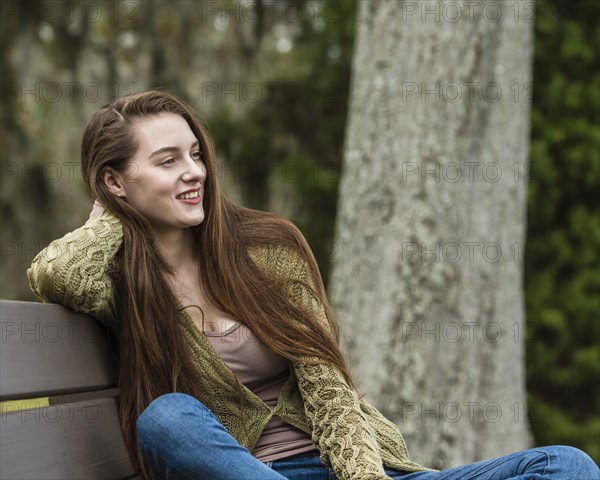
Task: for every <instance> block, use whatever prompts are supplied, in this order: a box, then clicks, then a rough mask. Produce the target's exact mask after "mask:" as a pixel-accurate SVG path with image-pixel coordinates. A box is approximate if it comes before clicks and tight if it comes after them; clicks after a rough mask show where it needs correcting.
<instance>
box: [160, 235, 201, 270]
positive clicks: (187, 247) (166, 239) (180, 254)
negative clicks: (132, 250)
mask: <svg viewBox="0 0 600 480" xmlns="http://www.w3.org/2000/svg"><path fill="white" fill-rule="evenodd" d="M154 238H155V242H156V247H157V249H158V251H159V252H160V254H161V255H162V257H163V258H164V259H165V261H166V262H167V263H168V264H169V266H170V267H171V268H172V269H173V270H174V271H175V272H178V271H181V270H184V269H186V268H190V266H192V265H195V264H196V261H195V260H196V252H195V249H194V237H193V234H192V231H191V230H190V229H189V228H185V229H180V230H171V231H170V232H155V236H154Z"/></svg>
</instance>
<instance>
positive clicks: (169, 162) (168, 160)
mask: <svg viewBox="0 0 600 480" xmlns="http://www.w3.org/2000/svg"><path fill="white" fill-rule="evenodd" d="M174 161H175V159H174V158H167V159H166V160H165V161H164V162H162V163H161V165H169V164H171V163H173V162H174Z"/></svg>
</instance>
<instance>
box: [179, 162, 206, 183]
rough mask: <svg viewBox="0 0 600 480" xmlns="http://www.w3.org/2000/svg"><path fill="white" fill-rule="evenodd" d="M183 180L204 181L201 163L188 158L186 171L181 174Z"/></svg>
mask: <svg viewBox="0 0 600 480" xmlns="http://www.w3.org/2000/svg"><path fill="white" fill-rule="evenodd" d="M183 177H184V180H186V181H190V180H204V178H205V177H206V167H205V166H204V163H203V162H199V161H198V160H197V159H193V158H191V157H190V158H188V161H187V162H186V170H185V172H184V174H183Z"/></svg>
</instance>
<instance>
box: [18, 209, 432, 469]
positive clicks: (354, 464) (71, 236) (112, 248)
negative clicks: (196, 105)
mask: <svg viewBox="0 0 600 480" xmlns="http://www.w3.org/2000/svg"><path fill="white" fill-rule="evenodd" d="M122 241H123V231H122V226H121V223H120V221H119V220H118V218H117V217H115V216H114V215H113V214H112V213H110V212H109V211H108V210H105V211H104V212H103V213H102V215H101V216H100V217H99V218H98V219H97V220H96V221H95V222H94V223H92V224H89V225H86V226H82V227H80V228H78V229H76V230H74V231H73V232H70V233H68V234H66V235H65V236H64V237H62V238H60V239H58V240H54V241H53V242H52V243H50V245H48V247H46V248H45V249H44V250H42V251H41V252H40V253H39V254H38V255H37V256H36V257H35V258H34V260H33V262H32V264H31V267H30V268H29V269H28V270H27V277H28V279H29V285H30V287H31V289H32V290H33V292H34V293H35V294H36V295H38V296H39V297H40V298H41V299H42V300H43V301H45V302H53V303H59V304H62V305H65V306H67V307H69V308H71V309H73V310H76V311H80V312H85V313H88V314H90V315H92V316H94V317H95V318H97V319H98V320H99V321H101V322H102V323H103V324H105V325H106V326H108V327H109V328H110V329H111V330H112V331H113V332H118V330H119V329H118V325H117V320H116V319H117V318H118V316H117V315H116V311H115V310H116V306H115V295H114V288H115V281H116V280H115V279H116V275H117V271H118V270H117V266H116V262H115V261H114V256H115V254H116V252H117V250H118V249H119V247H120V245H121V243H122ZM248 253H249V254H250V257H251V258H252V259H253V261H254V262H255V263H256V264H257V266H258V267H259V268H262V269H264V270H265V271H266V272H267V273H268V274H269V275H273V276H275V278H284V279H287V280H291V281H292V282H291V286H290V288H289V296H290V298H291V300H292V301H293V302H294V304H295V305H298V306H300V307H302V308H305V309H307V310H308V311H310V312H311V313H312V314H314V315H315V316H316V317H317V318H318V319H319V320H321V321H322V322H324V323H326V324H327V318H326V315H325V311H324V309H323V305H322V303H321V302H320V300H319V299H318V298H316V297H315V296H314V295H313V294H311V293H310V291H308V289H307V288H306V287H305V286H303V285H302V284H301V283H295V282H294V280H303V281H305V282H307V283H308V284H309V285H312V286H314V280H313V278H312V275H311V273H310V270H309V267H308V264H307V263H306V261H305V260H304V259H303V258H301V256H300V255H299V254H297V253H295V251H294V250H292V249H291V248H288V247H284V246H266V245H260V246H253V247H250V248H249V250H248ZM180 317H181V322H182V325H183V327H184V329H183V330H184V332H185V336H186V339H187V340H188V342H189V346H190V348H191V352H192V355H193V358H194V360H195V364H196V365H197V367H198V369H199V371H200V373H201V375H202V378H203V379H204V381H205V382H206V383H205V389H206V395H204V396H203V398H202V399H199V400H201V401H202V402H203V403H204V404H205V405H206V406H207V407H208V408H209V409H210V410H211V411H212V412H213V413H214V414H215V415H216V416H217V417H218V418H219V420H220V421H221V423H222V424H223V425H224V426H225V427H226V428H227V430H228V431H229V433H230V434H231V435H232V436H233V437H234V438H235V439H236V440H237V441H238V442H239V443H240V444H241V445H243V446H244V447H246V448H248V449H249V450H250V451H252V450H253V449H254V447H255V445H256V443H257V441H258V438H259V437H260V435H261V433H262V431H263V429H264V427H265V425H266V424H267V423H268V422H269V420H270V418H271V417H272V416H273V415H277V416H278V417H279V418H281V419H283V420H284V421H286V422H288V423H289V424H290V425H293V426H295V427H297V428H299V429H300V430H302V431H303V432H306V433H308V434H309V435H311V437H312V439H313V442H314V444H315V445H316V446H317V447H318V449H319V451H320V453H321V460H322V461H323V463H324V464H325V465H327V466H329V467H331V468H332V469H333V470H334V472H335V474H336V476H337V477H338V478H339V479H341V480H350V479H369V480H376V479H377V480H378V479H389V478H390V477H388V476H387V475H386V474H385V472H384V465H385V466H386V467H391V468H396V469H398V470H402V471H406V472H416V471H421V470H432V469H429V468H425V467H423V466H422V465H419V464H417V463H414V462H412V461H411V460H410V459H409V457H408V452H407V449H406V444H405V442H404V439H403V438H402V435H401V433H400V431H399V430H398V427H397V426H396V425H395V424H394V423H392V422H391V421H389V420H388V419H386V418H385V417H384V416H383V415H382V414H381V413H380V412H379V411H377V410H376V409H375V408H374V407H373V406H371V405H370V404H368V403H367V402H366V401H365V400H364V399H362V398H360V399H359V397H358V395H357V393H356V392H355V391H354V390H353V389H351V388H350V387H349V386H348V384H347V383H346V381H345V380H344V377H343V375H342V374H341V372H340V371H339V369H337V368H334V367H332V366H329V365H325V364H319V365H311V364H308V363H303V362H296V361H290V366H291V367H292V368H290V376H289V378H288V379H287V381H286V382H285V384H284V385H283V388H282V390H281V393H280V395H279V400H278V403H277V405H276V406H275V407H269V406H268V405H266V404H265V403H264V402H263V401H262V400H260V399H259V398H258V397H257V396H256V395H255V394H254V393H252V392H251V391H250V390H249V389H248V388H247V387H246V386H244V385H243V384H240V383H239V381H238V379H237V377H236V376H235V374H234V373H233V372H232V371H231V369H230V368H229V367H228V366H227V365H226V364H225V363H224V362H223V361H222V360H221V358H220V356H219V355H218V353H217V352H216V351H215V350H214V348H213V347H212V345H211V344H210V342H209V341H208V340H207V338H206V336H205V335H204V334H203V333H202V332H201V331H200V330H199V329H198V328H197V327H196V326H195V324H194V323H193V322H192V320H191V318H190V316H189V315H188V314H187V313H186V312H185V310H184V311H182V312H181V314H180ZM237 386H240V387H241V389H242V391H243V394H244V396H245V400H246V402H245V405H246V407H245V410H244V419H245V421H246V431H244V429H243V427H242V423H241V421H240V417H239V415H238V413H237V412H238V408H239V407H238V405H239V402H238V398H237V396H238V388H237ZM178 389H179V390H180V391H182V392H184V393H187V392H186V391H185V390H186V388H185V385H184V384H183V381H181V382H180V384H179V385H178Z"/></svg>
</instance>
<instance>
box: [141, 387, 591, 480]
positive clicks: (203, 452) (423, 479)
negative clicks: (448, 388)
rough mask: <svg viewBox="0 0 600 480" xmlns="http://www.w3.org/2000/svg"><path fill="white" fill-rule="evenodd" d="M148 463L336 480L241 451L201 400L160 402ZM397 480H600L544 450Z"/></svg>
mask: <svg viewBox="0 0 600 480" xmlns="http://www.w3.org/2000/svg"><path fill="white" fill-rule="evenodd" d="M137 430H138V441H139V443H140V447H141V450H142V455H143V456H144V460H145V462H146V464H147V465H148V466H149V467H150V468H151V469H152V471H153V472H155V473H156V475H157V476H158V477H160V478H161V479H164V480H192V479H198V480H200V479H207V480H285V479H288V480H335V479H336V477H335V474H334V472H333V471H332V470H331V469H330V468H328V467H326V466H325V465H323V464H322V463H321V460H320V458H319V455H318V453H308V454H300V455H294V456H292V457H287V458H283V459H281V460H275V461H272V462H265V463H263V462H261V461H259V460H258V459H256V458H255V457H253V456H252V454H251V453H250V451H249V450H248V449H247V448H245V447H243V446H241V445H240V444H239V443H238V442H237V441H236V440H235V438H233V437H232V436H231V435H230V434H229V432H228V431H227V429H226V428H225V427H224V426H223V425H222V424H221V423H220V422H219V420H218V419H217V417H216V416H215V415H214V414H213V413H212V412H211V411H210V410H209V409H208V408H207V407H206V406H204V405H203V404H202V403H201V402H200V401H198V400H197V399H196V398H194V397H192V396H190V395H186V394H184V393H169V394H166V395H161V396H160V397H158V398H156V399H155V400H154V401H153V402H152V403H151V404H150V405H149V406H148V407H147V408H146V409H145V410H144V411H143V412H142V414H141V415H140V416H139V418H138V420H137ZM385 472H386V473H387V474H388V475H389V476H390V477H391V478H392V479H394V480H397V479H402V480H471V479H472V480H600V471H599V470H598V467H597V466H596V464H595V463H594V462H593V460H592V459H591V458H590V457H589V456H588V455H587V454H586V453H584V452H583V451H581V450H578V449H576V448H573V447H567V446H549V447H538V448H532V449H529V450H524V451H521V452H516V453H511V454H509V455H505V456H503V457H499V458H495V459H492V460H483V461H481V462H476V463H471V464H468V465H461V466H459V467H454V468H450V469H447V470H442V471H439V472H429V471H422V472H413V473H405V472H400V471H397V470H393V469H389V468H386V469H385Z"/></svg>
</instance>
